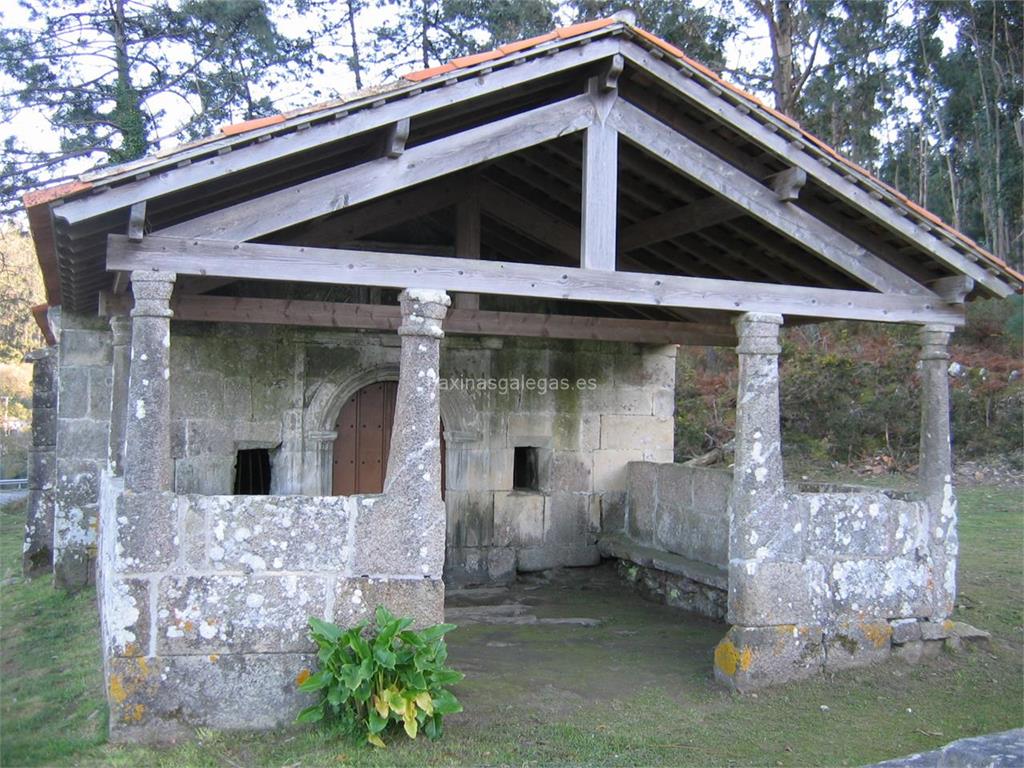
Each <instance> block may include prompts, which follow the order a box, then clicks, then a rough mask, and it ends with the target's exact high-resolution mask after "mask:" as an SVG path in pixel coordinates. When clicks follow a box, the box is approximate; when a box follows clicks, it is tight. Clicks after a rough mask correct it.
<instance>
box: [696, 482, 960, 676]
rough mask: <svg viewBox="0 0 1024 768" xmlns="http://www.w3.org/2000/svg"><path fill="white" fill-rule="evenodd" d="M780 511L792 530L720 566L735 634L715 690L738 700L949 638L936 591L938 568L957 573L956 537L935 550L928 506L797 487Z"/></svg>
mask: <svg viewBox="0 0 1024 768" xmlns="http://www.w3.org/2000/svg"><path fill="white" fill-rule="evenodd" d="M782 503H783V504H784V505H785V506H786V507H787V509H788V510H790V511H788V512H787V513H786V514H787V519H791V520H793V521H795V522H794V524H793V526H792V528H793V530H788V531H785V532H784V536H783V537H782V538H781V539H774V540H773V539H767V540H761V541H757V542H751V541H750V540H749V539H750V538H751V537H753V536H757V533H756V531H748V532H747V534H746V535H747V537H748V544H753V545H756V546H754V548H753V550H752V554H753V557H751V558H745V559H742V560H733V561H732V562H731V564H730V570H729V590H730V599H729V611H730V622H731V623H733V624H735V625H737V626H734V627H733V629H732V630H730V632H729V634H728V635H727V636H726V638H725V640H723V641H722V643H721V644H720V645H719V648H718V650H717V651H716V656H715V664H716V674H717V675H718V677H719V679H720V680H723V681H724V682H726V683H727V684H729V685H731V686H733V687H736V688H738V689H740V690H748V689H752V688H757V687H761V686H764V685H770V684H773V683H777V682H782V681H784V680H789V679H793V678H798V677H804V676H808V675H811V674H815V673H818V672H820V671H822V670H837V669H844V668H848V667H856V666H862V665H866V664H871V663H875V662H877V661H881V660H884V659H886V658H888V657H889V655H890V654H891V653H892V652H893V651H896V652H901V651H902V646H905V645H906V644H907V643H917V641H920V640H922V639H923V640H924V641H941V640H943V639H944V638H945V637H947V636H948V635H949V631H948V629H949V627H948V625H949V622H948V621H946V616H945V614H944V613H943V612H942V609H941V606H940V605H939V602H940V600H941V591H940V589H937V584H941V582H942V580H943V579H944V578H945V563H946V562H948V561H949V559H952V560H953V561H954V562H955V556H956V545H955V541H950V539H955V531H953V530H951V531H948V532H943V533H941V534H940V535H939V538H940V539H944V540H942V541H937V540H936V539H935V534H936V532H935V531H934V530H933V527H934V526H933V525H932V524H931V521H932V519H933V515H932V512H931V510H930V509H929V506H928V504H927V502H926V501H924V500H923V499H920V498H917V497H915V496H914V495H911V494H904V493H899V492H892V491H885V490H877V489H870V488H851V487H845V488H844V487H837V486H833V487H824V488H822V490H821V492H810V491H808V490H807V489H806V486H805V487H803V488H802V489H798V490H789V491H787V493H786V494H785V496H784V498H783V501H782ZM780 541H781V542H783V543H781V544H780ZM936 547H938V548H940V549H941V551H942V558H940V559H941V568H940V567H939V564H937V562H936V558H935V557H934V553H935V549H936ZM912 647H913V646H912ZM904 655H905V654H904Z"/></svg>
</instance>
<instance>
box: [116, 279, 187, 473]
mask: <svg viewBox="0 0 1024 768" xmlns="http://www.w3.org/2000/svg"><path fill="white" fill-rule="evenodd" d="M174 280H175V274H174V273H173V272H146V271H136V272H133V273H132V293H133V294H134V296H135V308H134V309H133V310H132V328H131V334H132V339H131V374H130V376H129V379H128V408H127V417H126V423H125V447H124V477H125V490H127V491H134V492H141V491H169V490H171V487H172V480H173V477H172V465H171V384H170V352H171V316H172V315H173V314H174V313H173V312H172V311H171V309H170V299H171V293H172V292H173V291H174Z"/></svg>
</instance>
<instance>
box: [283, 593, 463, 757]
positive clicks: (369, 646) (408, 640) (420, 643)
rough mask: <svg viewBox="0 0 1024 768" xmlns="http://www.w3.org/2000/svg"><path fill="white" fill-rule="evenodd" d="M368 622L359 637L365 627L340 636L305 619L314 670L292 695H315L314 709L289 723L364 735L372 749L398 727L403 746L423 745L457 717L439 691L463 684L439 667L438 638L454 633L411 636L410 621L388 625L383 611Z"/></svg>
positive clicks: (441, 646) (440, 627) (442, 656)
mask: <svg viewBox="0 0 1024 768" xmlns="http://www.w3.org/2000/svg"><path fill="white" fill-rule="evenodd" d="M375 619H376V624H375V626H373V627H370V628H369V631H367V626H368V622H366V621H363V622H360V623H359V624H357V625H356V626H354V627H352V628H351V629H347V630H346V629H342V628H341V627H339V626H337V625H335V624H331V623H330V622H326V621H321V620H320V619H316V618H312V617H310V619H309V629H310V637H311V638H312V639H313V641H314V642H315V643H316V644H317V647H318V648H319V651H318V652H317V659H318V660H319V669H318V670H317V671H316V672H314V673H313V674H311V675H308V677H306V676H301V675H300V678H301V681H300V683H299V689H300V690H302V691H306V692H308V693H316V692H319V693H320V701H318V702H317V703H316V704H313V705H312V706H309V707H306V708H305V709H304V710H302V711H301V712H300V713H299V715H298V717H297V718H296V721H297V722H300V723H312V722H317V721H319V720H323V719H325V718H329V719H335V720H339V721H341V722H345V723H348V724H350V725H352V726H353V727H354V728H356V729H358V730H359V731H360V732H363V733H365V734H366V740H367V741H369V742H370V743H371V744H373V745H374V746H377V747H383V746H384V740H383V738H382V737H383V736H384V735H385V734H386V733H387V732H388V731H389V730H396V729H397V728H398V726H399V725H401V727H402V728H403V729H404V730H405V733H406V735H408V736H409V738H411V739H415V738H416V735H417V734H418V733H419V732H420V731H423V733H425V734H426V735H427V737H428V738H429V739H431V740H434V739H438V738H440V737H441V730H442V724H441V723H442V720H443V718H444V716H445V715H450V714H453V713H455V712H461V711H462V705H461V704H459V702H458V699H456V698H455V696H454V695H452V693H451V691H449V690H447V689H446V688H445V686H447V685H452V684H454V683H457V682H459V681H460V680H461V679H462V677H463V676H462V673H460V672H456V671H455V670H452V669H449V668H448V667H446V666H445V662H446V661H447V660H448V647H447V645H446V644H445V641H444V636H445V634H447V633H448V632H450V631H451V630H453V629H455V625H454V624H437V625H435V626H432V627H427V628H425V629H422V630H420V631H418V632H417V631H415V630H412V629H409V627H410V626H411V625H412V619H408V618H396V617H395V616H393V615H392V614H391V613H390V612H388V610H387V609H386V608H384V607H383V606H378V607H377V611H376V615H375Z"/></svg>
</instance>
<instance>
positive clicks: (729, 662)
mask: <svg viewBox="0 0 1024 768" xmlns="http://www.w3.org/2000/svg"><path fill="white" fill-rule="evenodd" d="M753 660H754V655H753V653H751V651H750V649H749V648H744V649H743V650H742V651H740V650H739V649H737V648H736V646H735V645H733V642H732V640H729V639H728V638H726V639H725V640H723V641H722V642H720V643H719V644H718V645H717V646H715V666H716V667H718V669H720V670H722V671H723V672H724V673H725V674H727V675H728V676H729V677H732V676H733V675H735V674H736V670H737V669H738V670H739V671H741V672H746V671H747V670H748V669H750V664H751V662H752V661H753Z"/></svg>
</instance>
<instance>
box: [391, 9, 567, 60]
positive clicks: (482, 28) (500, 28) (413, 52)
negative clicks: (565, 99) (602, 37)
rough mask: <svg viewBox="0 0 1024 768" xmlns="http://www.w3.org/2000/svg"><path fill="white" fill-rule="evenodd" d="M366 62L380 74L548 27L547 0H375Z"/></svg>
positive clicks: (552, 21)
mask: <svg viewBox="0 0 1024 768" xmlns="http://www.w3.org/2000/svg"><path fill="white" fill-rule="evenodd" d="M377 8H378V9H379V10H380V11H382V12H384V13H385V15H386V20H385V21H383V22H382V23H380V24H378V25H377V26H376V27H374V28H373V29H372V30H371V33H372V37H373V39H374V40H375V47H374V50H373V51H372V52H371V56H372V62H373V64H374V65H376V66H377V67H378V68H379V70H380V72H381V74H382V75H383V76H385V77H389V76H393V75H395V74H399V73H401V72H403V71H406V70H409V69H413V68H418V67H431V66H435V65H437V64H441V63H443V62H445V61H447V60H449V59H452V58H456V57H458V56H465V55H467V54H471V53H476V52H478V51H482V50H486V49H489V48H493V47H496V46H498V45H501V44H503V43H507V42H511V41H513V40H519V39H522V38H525V37H532V36H533V35H539V34H543V33H545V32H549V31H550V30H551V28H552V27H553V26H554V25H555V12H556V10H557V5H556V3H555V2H553V0H377Z"/></svg>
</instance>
